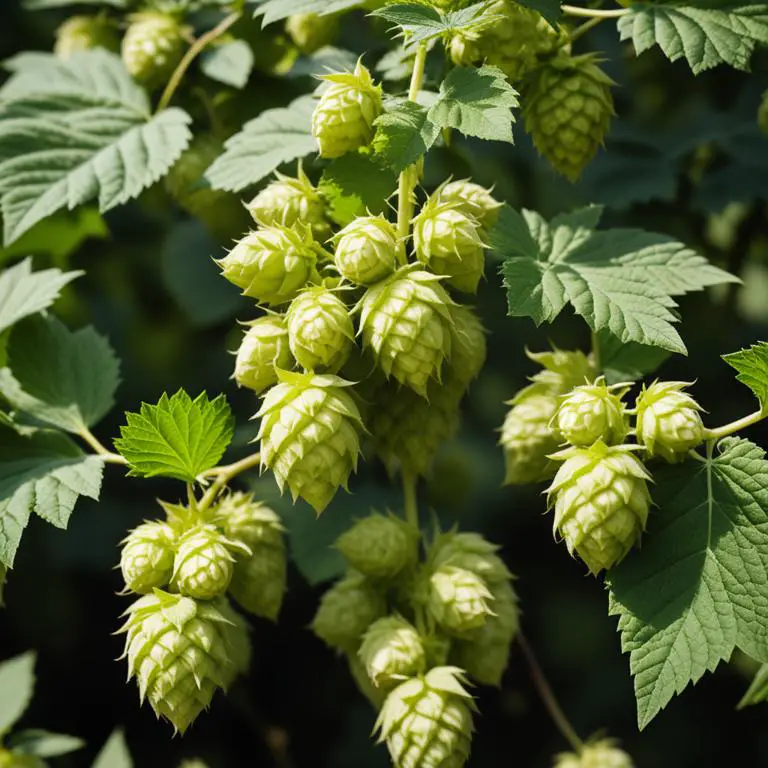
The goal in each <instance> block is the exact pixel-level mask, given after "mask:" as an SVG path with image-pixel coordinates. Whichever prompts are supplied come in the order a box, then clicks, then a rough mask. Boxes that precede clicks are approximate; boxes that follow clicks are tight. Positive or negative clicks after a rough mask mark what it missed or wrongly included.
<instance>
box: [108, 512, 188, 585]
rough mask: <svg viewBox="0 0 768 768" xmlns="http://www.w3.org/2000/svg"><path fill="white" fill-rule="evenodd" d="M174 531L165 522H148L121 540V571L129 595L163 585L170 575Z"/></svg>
mask: <svg viewBox="0 0 768 768" xmlns="http://www.w3.org/2000/svg"><path fill="white" fill-rule="evenodd" d="M175 544H176V532H175V531H174V529H173V528H172V527H171V526H170V525H168V524H167V523H165V522H161V521H148V522H146V523H142V524H141V525H140V526H138V527H137V528H134V529H133V530H132V531H131V532H130V533H129V534H128V536H127V537H126V538H125V539H123V542H122V550H121V554H120V569H121V571H122V574H123V580H124V581H125V586H126V588H127V589H128V590H130V591H131V592H138V593H146V592H151V591H152V590H153V589H155V588H157V587H164V586H166V585H167V584H168V583H169V582H170V580H171V577H172V576H173V561H174V557H175Z"/></svg>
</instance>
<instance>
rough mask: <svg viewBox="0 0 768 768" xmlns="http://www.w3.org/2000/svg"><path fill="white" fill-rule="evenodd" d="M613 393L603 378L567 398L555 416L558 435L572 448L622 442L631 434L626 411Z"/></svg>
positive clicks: (562, 400)
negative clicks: (600, 441) (573, 446)
mask: <svg viewBox="0 0 768 768" xmlns="http://www.w3.org/2000/svg"><path fill="white" fill-rule="evenodd" d="M611 389H612V388H609V387H608V386H607V385H606V384H605V381H604V380H603V379H602V378H601V379H598V381H596V382H595V383H594V384H582V385H581V386H578V387H575V388H574V389H572V390H571V391H570V392H569V393H568V394H567V395H564V396H563V397H562V398H561V400H560V405H559V407H558V410H557V414H556V416H555V423H556V425H557V432H559V433H560V434H561V435H562V436H563V438H564V439H565V440H566V441H567V442H569V443H570V444H571V445H580V446H589V445H592V444H593V443H595V442H597V441H598V440H602V441H603V442H604V443H607V444H608V445H612V444H614V443H621V442H623V440H624V438H625V437H626V436H627V433H628V432H629V423H628V419H627V416H626V408H625V406H624V403H623V402H622V401H621V398H620V397H619V396H618V395H616V394H614V393H613V392H612V391H611Z"/></svg>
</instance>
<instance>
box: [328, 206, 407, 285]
mask: <svg viewBox="0 0 768 768" xmlns="http://www.w3.org/2000/svg"><path fill="white" fill-rule="evenodd" d="M397 249H398V244H397V235H396V232H395V228H394V227H393V226H392V224H390V223H389V222H388V221H387V220H386V219H385V218H384V217H383V216H362V217H360V218H357V219H355V220H354V221H352V222H351V223H350V224H348V225H347V226H346V227H344V229H342V230H341V232H339V233H338V234H337V235H336V253H335V254H334V261H335V262H336V268H337V269H338V270H339V272H340V273H341V275H342V276H343V277H345V278H346V279H347V280H349V281H350V282H352V283H357V284H358V285H373V284H374V283H377V282H379V280H383V279H384V278H385V277H387V276H388V275H390V274H391V273H392V272H393V271H394V269H395V254H396V253H397Z"/></svg>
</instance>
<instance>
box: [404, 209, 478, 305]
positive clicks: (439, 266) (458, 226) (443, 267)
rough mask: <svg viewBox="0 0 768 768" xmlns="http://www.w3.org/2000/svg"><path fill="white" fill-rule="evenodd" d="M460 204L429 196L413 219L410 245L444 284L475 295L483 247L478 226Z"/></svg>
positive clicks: (420, 259)
mask: <svg viewBox="0 0 768 768" xmlns="http://www.w3.org/2000/svg"><path fill="white" fill-rule="evenodd" d="M463 207H464V206H463V204H462V203H460V202H451V201H448V202H445V201H442V200H441V199H440V197H439V196H437V195H432V196H431V197H430V198H429V199H428V200H427V202H426V203H425V204H424V206H423V207H422V209H421V211H419V214H418V215H417V216H416V217H415V218H414V219H413V245H414V248H415V250H416V256H417V257H418V259H419V261H421V262H422V263H423V264H425V265H426V266H427V267H429V269H430V270H431V271H432V272H434V273H435V274H436V275H443V276H445V277H446V282H447V283H448V285H450V286H452V287H453V288H456V289H457V290H459V291H463V292H464V293H477V286H478V284H479V282H480V278H481V277H482V276H483V271H484V269H485V246H484V245H483V239H482V237H481V236H480V224H479V222H478V220H477V219H475V218H474V217H473V216H469V215H467V213H465V212H464V211H463V210H462V208H463Z"/></svg>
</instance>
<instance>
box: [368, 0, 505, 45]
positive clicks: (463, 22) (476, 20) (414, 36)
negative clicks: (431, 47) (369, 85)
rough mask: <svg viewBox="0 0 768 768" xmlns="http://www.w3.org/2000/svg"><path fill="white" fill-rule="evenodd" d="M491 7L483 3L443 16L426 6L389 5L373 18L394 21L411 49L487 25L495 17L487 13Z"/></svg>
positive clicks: (435, 9)
mask: <svg viewBox="0 0 768 768" xmlns="http://www.w3.org/2000/svg"><path fill="white" fill-rule="evenodd" d="M487 8H488V3H486V2H481V3H475V4H474V5H470V6H469V7H467V8H461V9H460V10H458V11H446V12H441V11H439V10H438V9H437V8H435V7H433V6H431V5H427V4H424V3H390V4H388V5H384V6H382V7H381V8H377V9H376V10H375V11H372V12H371V14H370V15H371V16H378V17H379V18H382V19H386V20H387V21H391V22H392V23H393V24H395V25H397V26H398V27H400V29H401V34H402V36H403V37H404V38H405V41H406V43H407V45H408V46H409V47H411V46H413V45H415V44H417V43H422V42H426V41H428V40H432V39H434V38H436V37H440V36H450V35H454V34H456V33H457V32H462V31H463V32H466V31H469V30H471V29H473V28H475V27H477V26H479V25H482V24H488V23H489V22H490V21H491V19H492V16H491V15H490V14H488V13H485V11H486V10H487Z"/></svg>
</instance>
